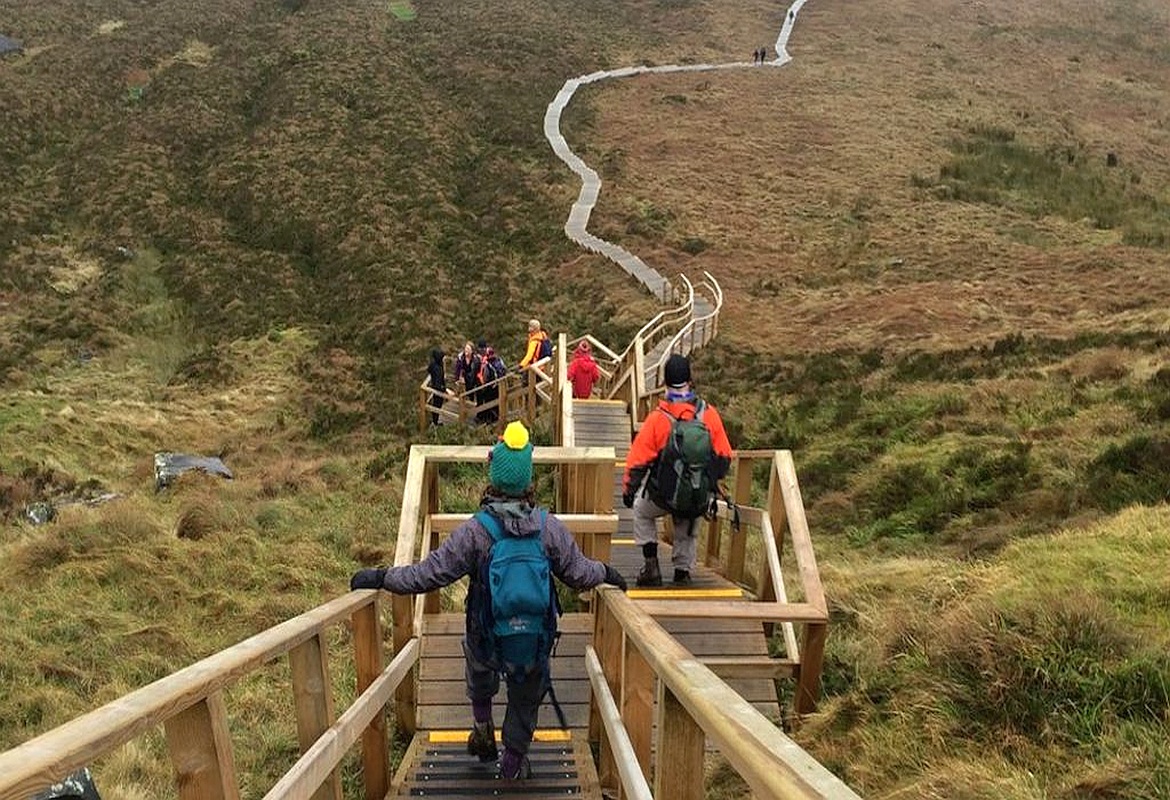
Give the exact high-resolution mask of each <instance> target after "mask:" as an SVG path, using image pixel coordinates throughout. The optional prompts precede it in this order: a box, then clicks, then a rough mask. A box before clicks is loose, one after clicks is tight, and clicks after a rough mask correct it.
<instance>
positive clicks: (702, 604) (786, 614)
mask: <svg viewBox="0 0 1170 800" xmlns="http://www.w3.org/2000/svg"><path fill="white" fill-rule="evenodd" d="M631 602H636V603H637V604H638V606H639V608H641V609H642V610H643V611H645V612H646V613H647V614H650V616H652V617H702V618H705V619H751V620H760V621H763V622H782V621H784V620H789V621H791V622H828V616H827V615H826V614H825V612H824V611H822V610H821V609H819V608H814V607H813V606H811V605H809V604H808V603H739V602H735V601H714V600H709V601H699V600H632V601H631Z"/></svg>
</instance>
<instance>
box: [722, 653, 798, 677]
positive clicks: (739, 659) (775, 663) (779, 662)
mask: <svg viewBox="0 0 1170 800" xmlns="http://www.w3.org/2000/svg"><path fill="white" fill-rule="evenodd" d="M699 660H700V661H702V662H703V664H704V665H706V667H707V668H708V669H710V670H711V671H712V672H714V673H715V674H716V675H718V676H719V677H720V678H722V679H723V680H724V681H729V679H731V678H762V679H771V680H776V679H779V678H791V677H792V676H793V675H794V674H795V672H796V667H797V666H798V665H797V664H795V663H794V662H792V661H788V660H785V659H779V658H769V657H767V656H735V657H728V656H715V657H712V656H706V657H703V658H700V659H699Z"/></svg>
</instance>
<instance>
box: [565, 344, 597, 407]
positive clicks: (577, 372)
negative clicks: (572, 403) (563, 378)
mask: <svg viewBox="0 0 1170 800" xmlns="http://www.w3.org/2000/svg"><path fill="white" fill-rule="evenodd" d="M567 374H568V378H569V382H570V383H572V384H573V399H574V400H588V399H589V396H590V395H591V394H593V384H594V383H596V382H597V379H598V378H600V377H601V370H600V369H598V367H597V362H596V361H594V360H593V349H592V348H591V347H590V346H589V342H588V341H586V340H584V339H582V340H581V343H580V344H578V345H577V349H576V350H574V351H573V360H572V361H571V362H569V370H568V373H567Z"/></svg>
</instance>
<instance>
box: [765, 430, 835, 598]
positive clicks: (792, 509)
mask: <svg viewBox="0 0 1170 800" xmlns="http://www.w3.org/2000/svg"><path fill="white" fill-rule="evenodd" d="M776 468H777V470H778V471H779V473H780V489H781V492H782V494H783V497H784V509H785V511H786V512H787V514H788V530H789V532H790V533H791V535H792V550H793V553H794V555H795V556H796V563H797V566H798V567H799V569H800V581H801V584H802V585H803V587H804V596H805V599H806V600H807V601H808V602H809V603H810V604H811V605H814V606H816V607H817V608H820V609H822V610H824V609H827V608H828V606H827V605H826V604H825V593H824V589H823V588H822V587H821V576H820V572H819V570H817V557H816V553H814V552H813V547H812V537H811V536H810V535H809V531H808V519H807V518H806V517H805V514H804V501H803V500H802V499H801V496H800V485H799V484H798V483H797V482H796V466H795V465H794V464H793V463H792V453H791V452H790V451H788V450H781V451H780V452H779V453H777V454H776ZM773 524H775V520H773ZM826 616H827V612H826Z"/></svg>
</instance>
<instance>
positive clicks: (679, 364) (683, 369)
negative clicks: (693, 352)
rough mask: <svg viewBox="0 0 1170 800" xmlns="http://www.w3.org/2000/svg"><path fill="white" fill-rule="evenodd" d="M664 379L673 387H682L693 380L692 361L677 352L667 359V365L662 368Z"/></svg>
mask: <svg viewBox="0 0 1170 800" xmlns="http://www.w3.org/2000/svg"><path fill="white" fill-rule="evenodd" d="M662 380H663V381H664V382H665V383H666V385H667V386H669V387H670V388H671V389H681V388H682V387H683V386H685V385H686V384H688V383H690V382H691V362H690V361H688V360H687V357H686V356H682V355H679V354H678V353H675V354H674V355H672V356H671V357H670V358H668V359H666V366H665V367H663V369H662Z"/></svg>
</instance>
